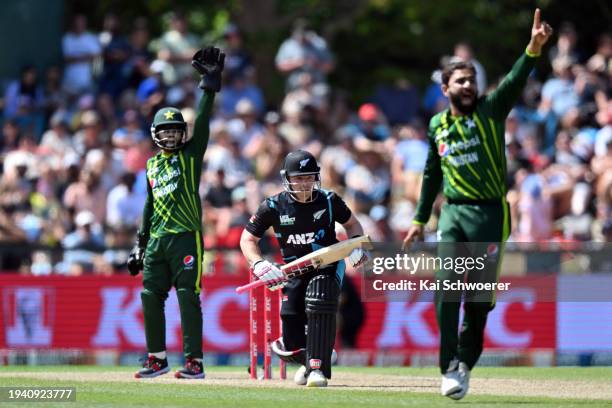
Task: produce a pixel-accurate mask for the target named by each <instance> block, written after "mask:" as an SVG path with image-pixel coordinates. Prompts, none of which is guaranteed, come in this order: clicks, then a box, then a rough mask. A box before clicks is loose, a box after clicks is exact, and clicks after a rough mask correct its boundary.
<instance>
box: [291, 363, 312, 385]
mask: <svg viewBox="0 0 612 408" xmlns="http://www.w3.org/2000/svg"><path fill="white" fill-rule="evenodd" d="M293 381H294V382H295V383H296V384H297V385H306V382H307V381H308V379H307V378H306V366H300V368H298V369H297V371H296V372H295V376H294V377H293Z"/></svg>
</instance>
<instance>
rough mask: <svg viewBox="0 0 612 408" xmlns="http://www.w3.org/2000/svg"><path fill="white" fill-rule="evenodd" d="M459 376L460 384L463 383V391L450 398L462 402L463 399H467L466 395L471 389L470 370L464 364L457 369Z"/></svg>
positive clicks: (461, 363)
mask: <svg viewBox="0 0 612 408" xmlns="http://www.w3.org/2000/svg"><path fill="white" fill-rule="evenodd" d="M457 376H458V377H459V382H460V383H461V390H460V391H459V392H455V393H454V394H451V395H449V396H448V397H449V398H452V399H454V400H460V399H461V398H463V397H465V394H467V392H468V389H469V388H470V369H469V368H468V366H467V364H465V363H464V362H460V363H459V368H457Z"/></svg>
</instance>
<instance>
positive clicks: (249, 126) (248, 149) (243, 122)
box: [227, 99, 264, 159]
mask: <svg viewBox="0 0 612 408" xmlns="http://www.w3.org/2000/svg"><path fill="white" fill-rule="evenodd" d="M227 128H228V131H229V134H230V135H231V136H232V138H233V139H234V141H236V142H237V143H238V144H239V145H240V150H241V152H242V154H243V155H244V156H245V157H246V158H248V159H251V158H253V151H254V145H255V143H256V142H257V141H258V140H259V139H260V138H262V137H263V133H264V128H263V126H262V125H261V124H260V123H259V122H258V121H257V109H256V107H255V105H254V104H253V103H252V102H251V101H250V100H248V99H241V100H240V101H238V104H236V117H235V118H234V119H232V120H230V121H229V122H228V123H227Z"/></svg>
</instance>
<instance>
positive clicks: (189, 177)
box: [141, 92, 214, 238]
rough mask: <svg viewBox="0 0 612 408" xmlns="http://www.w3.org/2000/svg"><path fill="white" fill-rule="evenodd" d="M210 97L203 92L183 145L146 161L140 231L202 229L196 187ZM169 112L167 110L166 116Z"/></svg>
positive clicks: (154, 235) (162, 233) (158, 233)
mask: <svg viewBox="0 0 612 408" xmlns="http://www.w3.org/2000/svg"><path fill="white" fill-rule="evenodd" d="M213 100H214V93H212V92H211V93H208V92H204V96H203V97H202V100H201V101H200V105H199V107H198V112H197V116H196V119H195V123H194V129H193V137H192V138H191V140H189V141H188V142H187V143H186V144H185V146H183V147H182V148H181V149H179V150H177V151H176V152H172V153H164V152H163V151H160V152H159V153H158V154H156V155H155V156H153V157H151V158H150V159H149V160H148V161H147V182H148V183H147V200H146V202H145V208H144V211H143V220H142V229H141V231H143V232H144V233H145V234H146V233H147V232H148V233H149V235H150V236H151V237H152V238H159V237H162V236H165V235H169V234H177V233H181V232H189V231H201V230H202V204H201V201H200V195H199V193H198V189H199V185H200V176H201V175H202V160H203V158H204V152H205V151H206V146H207V145H208V138H209V126H208V121H209V118H210V112H211V109H212V105H213ZM171 114H172V111H169V113H168V115H171ZM167 119H172V118H167Z"/></svg>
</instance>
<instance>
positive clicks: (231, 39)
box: [223, 23, 255, 82]
mask: <svg viewBox="0 0 612 408" xmlns="http://www.w3.org/2000/svg"><path fill="white" fill-rule="evenodd" d="M223 40H224V41H225V47H224V51H225V69H224V75H225V76H226V78H238V77H241V78H246V79H247V81H248V82H251V81H252V80H253V79H254V78H255V66H254V65H253V59H252V57H251V54H250V53H249V51H248V50H247V49H246V48H245V46H244V41H243V38H242V33H241V32H240V29H239V28H238V26H237V25H235V24H233V23H228V24H227V25H226V26H225V29H224V30H223ZM227 82H231V81H227Z"/></svg>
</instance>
